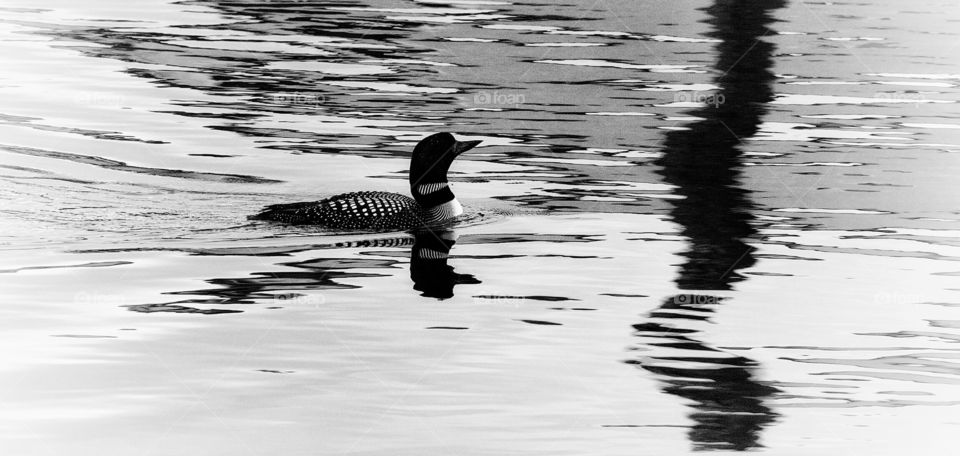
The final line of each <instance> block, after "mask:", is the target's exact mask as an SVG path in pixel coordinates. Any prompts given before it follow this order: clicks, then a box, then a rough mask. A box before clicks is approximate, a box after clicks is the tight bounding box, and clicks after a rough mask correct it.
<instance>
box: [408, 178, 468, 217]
mask: <svg viewBox="0 0 960 456" xmlns="http://www.w3.org/2000/svg"><path fill="white" fill-rule="evenodd" d="M410 190H411V193H413V197H414V199H416V200H417V202H418V203H420V205H421V206H422V207H423V208H424V210H425V211H426V212H427V215H429V217H430V222H433V223H435V222H442V221H444V220H448V219H451V218H453V217H456V216H458V215H460V214H463V206H462V205H461V204H460V202H459V201H457V197H456V196H454V194H453V192H452V191H451V190H450V186H449V184H447V183H446V182H427V183H423V184H417V185H414V186H413V187H412V188H411V189H410Z"/></svg>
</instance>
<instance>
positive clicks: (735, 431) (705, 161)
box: [627, 0, 784, 451]
mask: <svg viewBox="0 0 960 456" xmlns="http://www.w3.org/2000/svg"><path fill="white" fill-rule="evenodd" d="M783 4H784V3H783V2H782V1H760V0H752V1H751V0H717V1H716V2H715V3H714V4H713V5H712V6H711V7H708V8H706V12H707V14H708V15H709V18H708V19H707V22H708V23H709V24H711V25H712V26H713V27H714V30H713V31H712V32H711V33H710V34H711V35H712V36H713V37H714V38H718V39H720V40H721V41H720V43H718V45H717V51H718V60H717V64H716V66H715V69H716V70H717V72H718V77H717V79H716V85H717V86H718V87H719V89H718V90H717V92H716V93H715V94H714V95H713V97H712V98H711V99H712V100H713V101H716V102H715V103H709V104H707V105H706V106H705V107H703V108H699V109H695V110H693V111H691V112H690V113H689V114H690V115H691V116H696V117H697V118H700V119H702V120H698V121H696V122H693V123H691V124H688V125H687V127H688V129H686V130H674V131H670V132H669V133H667V135H666V140H665V143H664V144H665V146H664V154H663V156H662V158H660V159H659V160H658V161H657V164H658V165H659V166H661V170H660V174H661V175H662V176H663V178H664V181H665V182H667V183H669V184H671V185H674V186H676V194H677V195H680V196H682V197H683V198H682V199H675V200H674V199H672V200H670V204H671V206H672V207H671V208H670V216H671V218H672V219H673V221H675V222H676V223H677V224H679V225H680V226H681V229H680V232H681V234H682V235H683V236H684V237H685V238H686V239H687V240H688V242H689V248H688V249H687V250H686V251H685V252H683V253H682V254H681V256H682V257H683V258H684V261H683V263H682V264H681V265H680V272H679V276H678V277H677V279H676V284H677V287H678V288H679V289H681V290H686V291H689V292H688V293H684V294H677V295H675V296H671V297H668V298H666V299H665V300H664V303H663V304H662V305H661V306H660V307H659V308H657V309H656V310H654V311H653V312H651V313H650V314H649V315H648V317H647V318H646V320H645V321H644V322H642V323H639V324H636V325H634V329H635V330H636V335H637V336H638V337H640V338H642V340H643V344H642V345H641V346H638V347H636V351H637V353H638V354H639V353H643V354H644V355H645V356H642V357H638V358H636V359H632V360H629V361H627V362H628V363H631V364H636V365H638V366H640V367H642V368H643V369H645V370H647V371H649V372H652V373H654V374H655V375H656V377H657V378H658V379H659V380H660V381H662V382H663V383H665V384H666V385H665V386H664V388H663V390H664V392H666V393H668V394H673V395H676V396H679V397H682V398H684V399H688V400H689V401H692V405H691V406H692V407H693V408H694V409H695V410H694V412H693V413H692V414H691V415H690V418H691V419H692V420H693V425H692V426H691V430H690V432H689V438H690V440H691V442H692V443H693V446H694V449H696V450H740V451H742V450H749V449H751V448H757V447H760V446H761V444H760V442H759V440H760V434H761V432H762V430H763V428H764V426H767V425H769V424H771V423H773V422H774V421H775V420H776V417H777V414H776V413H774V412H773V411H772V410H771V409H770V408H769V407H768V406H767V405H765V401H766V400H767V399H768V397H769V396H771V395H772V394H774V393H776V392H778V390H777V389H776V388H774V387H771V386H768V385H765V384H763V383H761V382H760V381H758V380H757V379H756V378H755V370H756V368H757V362H756V361H754V360H752V359H749V358H746V357H743V356H740V355H737V354H733V353H729V352H727V351H724V350H722V349H720V348H717V347H714V346H711V345H710V343H709V342H707V341H705V340H703V335H701V333H700V330H699V329H697V327H698V326H699V325H703V324H704V323H706V322H708V321H709V319H710V316H711V315H712V314H713V313H714V312H715V311H716V309H717V308H718V307H719V306H721V305H724V302H723V298H722V297H721V296H718V294H720V293H719V292H723V291H727V290H732V289H733V284H734V283H736V282H738V281H741V280H743V279H744V277H743V276H742V275H740V274H739V273H738V272H737V271H738V270H741V269H744V268H747V267H750V266H751V265H753V264H754V263H755V261H756V260H755V258H754V256H753V248H752V247H751V246H750V245H748V244H747V243H746V242H745V240H746V239H747V238H749V237H750V236H752V235H754V234H755V233H756V231H755V229H754V226H753V225H752V222H754V219H753V216H752V214H751V209H753V207H754V205H753V203H752V202H751V201H750V198H749V192H748V191H747V190H746V189H743V188H741V187H740V186H739V178H740V169H741V167H742V166H743V164H742V161H741V150H740V149H739V146H740V142H741V139H742V138H747V137H750V136H752V135H753V134H755V133H756V132H757V130H758V128H759V125H760V122H761V116H762V115H763V114H764V113H765V112H766V108H765V103H767V102H769V101H771V100H772V98H773V92H772V89H771V87H770V84H771V82H772V80H773V78H774V76H773V74H772V73H771V72H770V70H769V69H770V67H771V65H772V58H771V55H772V51H773V48H774V46H773V45H772V44H770V43H768V42H765V41H763V40H762V37H763V36H765V35H768V34H770V33H772V32H771V30H770V29H769V28H767V24H769V23H770V22H772V21H773V18H772V17H771V15H770V13H771V12H772V11H773V10H774V9H776V8H779V7H782V6H783ZM725 305H732V304H730V303H726V304H725Z"/></svg>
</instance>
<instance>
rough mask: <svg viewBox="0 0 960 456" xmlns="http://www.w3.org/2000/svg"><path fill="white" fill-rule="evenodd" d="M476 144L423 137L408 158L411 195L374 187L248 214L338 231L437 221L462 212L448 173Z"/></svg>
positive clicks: (436, 136) (449, 137)
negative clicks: (448, 179) (376, 189)
mask: <svg viewBox="0 0 960 456" xmlns="http://www.w3.org/2000/svg"><path fill="white" fill-rule="evenodd" d="M478 144H480V141H457V140H456V139H454V138H453V135H451V134H450V133H436V134H433V135H430V136H428V137H426V138H424V139H423V140H421V141H420V142H419V143H418V144H417V146H416V147H415V148H414V149H413V157H412V158H411V159H410V173H409V174H410V193H411V194H413V198H410V197H409V196H405V195H401V194H399V193H389V192H376V191H364V192H352V193H343V194H340V195H335V196H331V197H329V198H327V199H324V200H320V201H308V202H302V203H290V204H274V205H271V206H267V207H266V208H264V209H263V211H262V212H260V213H259V214H256V215H253V216H250V217H249V218H250V219H252V220H270V221H275V222H283V223H290V224H294V225H319V226H322V227H324V228H329V229H334V230H372V231H399V230H409V229H414V228H419V227H423V226H431V225H437V224H440V223H443V222H446V221H449V220H451V219H453V218H454V217H456V216H458V215H460V214H463V206H461V205H460V202H459V201H457V198H456V196H454V195H453V192H452V191H451V190H450V186H449V184H448V183H447V171H448V170H449V169H450V165H451V164H452V163H453V160H454V159H455V158H457V156H459V155H460V154H462V153H464V152H466V151H468V150H470V149H473V148H474V147H476V146H477V145H478Z"/></svg>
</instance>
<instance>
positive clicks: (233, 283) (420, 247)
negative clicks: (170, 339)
mask: <svg viewBox="0 0 960 456" xmlns="http://www.w3.org/2000/svg"><path fill="white" fill-rule="evenodd" d="M412 234H413V238H412V239H411V238H410V237H409V235H407V236H400V237H394V238H384V239H375V240H367V241H360V242H350V243H339V244H333V245H327V246H310V247H309V248H305V247H299V248H297V247H295V248H290V249H288V250H282V249H281V250H277V249H270V250H269V251H264V252H258V251H256V250H251V249H244V250H245V253H246V254H248V255H267V254H269V255H281V254H291V253H295V252H298V251H303V250H312V249H317V248H329V249H342V248H351V247H353V248H355V247H365V248H371V249H374V248H392V249H395V248H398V247H404V246H411V248H410V279H411V280H412V281H413V289H414V290H416V291H419V292H420V293H421V296H425V297H429V298H436V299H440V300H443V299H447V298H451V297H453V295H454V294H453V288H454V287H455V286H456V285H459V284H478V283H481V282H480V281H479V280H477V278H475V277H474V276H473V275H470V274H458V273H457V272H455V271H454V269H453V267H452V266H450V265H448V264H447V259H448V258H449V255H450V249H452V248H453V246H454V244H456V240H457V234H456V232H455V231H453V230H452V229H449V228H433V229H428V228H424V229H421V230H419V231H416V232H414V233H412ZM197 253H198V254H205V255H236V254H237V252H236V251H233V250H229V249H227V250H221V251H206V252H197ZM364 253H365V254H367V255H378V256H388V257H389V256H397V255H396V251H395V250H391V251H382V252H378V251H373V250H366V251H364ZM367 255H365V256H367ZM399 264H400V263H399V261H398V260H394V259H390V258H369V257H366V258H363V257H361V258H357V257H350V258H329V257H321V258H315V259H312V260H306V261H296V262H287V263H279V264H278V266H283V267H284V268H283V269H282V270H278V271H273V272H254V273H252V274H251V275H250V276H248V277H238V278H212V279H207V280H206V282H207V283H209V284H212V285H216V286H217V287H216V288H208V289H201V290H189V291H171V292H167V293H166V294H170V295H190V296H200V297H199V298H188V299H183V300H177V301H172V302H163V303H152V304H136V305H130V306H126V307H127V308H128V309H130V310H132V311H135V312H144V313H153V312H173V313H196V314H207V315H211V314H223V313H237V312H242V310H239V309H237V308H235V307H234V306H236V305H246V304H262V303H264V302H265V301H266V302H274V303H278V304H284V305H296V303H313V302H317V301H316V300H313V299H311V295H310V294H305V293H304V292H308V293H316V292H318V291H322V290H346V289H353V288H360V286H358V285H354V284H349V283H344V282H343V280H344V279H362V278H374V277H385V276H389V275H393V271H384V273H376V272H370V271H371V270H377V269H393V268H396V267H397V266H398V265H399ZM361 270H363V271H361ZM208 306H216V307H215V308H211V307H208Z"/></svg>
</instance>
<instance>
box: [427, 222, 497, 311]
mask: <svg viewBox="0 0 960 456" xmlns="http://www.w3.org/2000/svg"><path fill="white" fill-rule="evenodd" d="M414 239H415V240H414V244H413V249H411V251H410V279H411V280H413V289H414V290H417V291H420V292H421V293H422V294H421V296H426V297H430V298H437V299H447V298H452V297H453V287H454V286H456V285H458V284H478V283H480V281H479V280H477V279H476V277H474V276H472V275H470V274H458V273H456V272H455V271H454V270H453V266H450V265H448V264H447V258H448V257H449V256H450V249H452V248H453V245H454V244H456V242H457V233H456V232H455V231H453V230H432V229H429V228H425V229H422V230H419V231H417V232H415V233H414Z"/></svg>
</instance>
